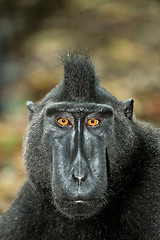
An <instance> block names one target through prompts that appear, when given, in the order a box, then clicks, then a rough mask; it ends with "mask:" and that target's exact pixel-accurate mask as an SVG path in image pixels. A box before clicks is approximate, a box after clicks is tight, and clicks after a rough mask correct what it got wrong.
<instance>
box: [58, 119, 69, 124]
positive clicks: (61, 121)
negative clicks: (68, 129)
mask: <svg viewBox="0 0 160 240" xmlns="http://www.w3.org/2000/svg"><path fill="white" fill-rule="evenodd" d="M58 123H59V124H60V125H62V126H67V125H68V124H69V120H68V119H66V118H59V119H58Z"/></svg>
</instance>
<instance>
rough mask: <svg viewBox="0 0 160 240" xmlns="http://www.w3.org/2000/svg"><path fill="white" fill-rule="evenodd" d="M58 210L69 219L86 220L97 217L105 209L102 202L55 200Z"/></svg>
mask: <svg viewBox="0 0 160 240" xmlns="http://www.w3.org/2000/svg"><path fill="white" fill-rule="evenodd" d="M55 203H56V207H57V208H58V210H59V211H60V212H61V213H62V214H63V215H65V216H66V217H69V218H74V219H86V218H89V217H92V216H93V215H96V214H97V213H98V212H99V211H100V210H101V209H102V208H103V207H104V202H103V201H102V200H99V199H98V200H80V199H78V200H74V201H73V200H72V201H71V200H68V201H67V200H59V199H55Z"/></svg>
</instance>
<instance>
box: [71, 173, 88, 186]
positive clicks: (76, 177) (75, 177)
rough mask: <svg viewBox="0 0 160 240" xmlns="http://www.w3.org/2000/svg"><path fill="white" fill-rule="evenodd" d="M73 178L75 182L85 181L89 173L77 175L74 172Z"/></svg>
mask: <svg viewBox="0 0 160 240" xmlns="http://www.w3.org/2000/svg"><path fill="white" fill-rule="evenodd" d="M72 178H73V179H74V181H75V182H78V183H79V184H80V183H82V182H85V180H86V178H87V174H85V175H84V176H83V177H82V176H76V175H75V174H74V173H73V174H72Z"/></svg>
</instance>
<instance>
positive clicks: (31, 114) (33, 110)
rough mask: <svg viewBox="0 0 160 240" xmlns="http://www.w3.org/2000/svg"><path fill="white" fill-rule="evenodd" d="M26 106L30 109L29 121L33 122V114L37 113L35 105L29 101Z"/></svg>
mask: <svg viewBox="0 0 160 240" xmlns="http://www.w3.org/2000/svg"><path fill="white" fill-rule="evenodd" d="M26 105H27V108H28V109H29V111H30V116H29V120H30V121H31V120H32V117H33V114H34V113H35V107H34V103H33V102H31V101H27V103H26Z"/></svg>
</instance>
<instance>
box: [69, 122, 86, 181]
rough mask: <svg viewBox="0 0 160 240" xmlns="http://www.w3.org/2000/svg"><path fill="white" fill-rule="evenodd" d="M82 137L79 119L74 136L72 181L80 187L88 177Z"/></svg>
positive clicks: (81, 123)
mask: <svg viewBox="0 0 160 240" xmlns="http://www.w3.org/2000/svg"><path fill="white" fill-rule="evenodd" d="M83 144H84V136H83V122H81V120H80V119H78V120H77V122H76V131H75V136H74V149H73V168H72V180H73V181H74V182H77V183H78V185H81V184H82V182H85V181H86V179H87V176H88V173H87V164H86V159H85V154H84V149H83Z"/></svg>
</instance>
